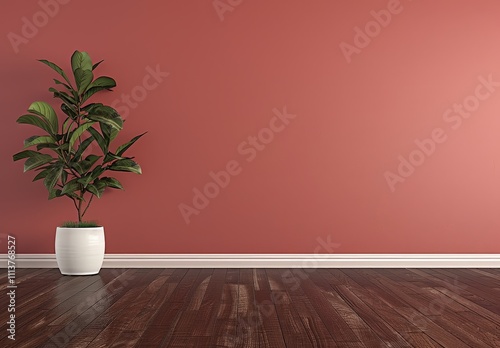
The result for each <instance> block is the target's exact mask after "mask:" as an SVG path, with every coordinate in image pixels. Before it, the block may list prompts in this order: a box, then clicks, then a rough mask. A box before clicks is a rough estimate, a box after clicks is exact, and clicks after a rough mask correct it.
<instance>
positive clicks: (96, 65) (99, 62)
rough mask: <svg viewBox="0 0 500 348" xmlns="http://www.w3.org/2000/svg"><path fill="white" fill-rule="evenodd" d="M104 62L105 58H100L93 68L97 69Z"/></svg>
mask: <svg viewBox="0 0 500 348" xmlns="http://www.w3.org/2000/svg"><path fill="white" fill-rule="evenodd" d="M102 62H104V60H100V61H98V62H97V63H95V64H94V65H92V70H95V69H96V68H97V67H98V66H99V65H100V64H101V63H102Z"/></svg>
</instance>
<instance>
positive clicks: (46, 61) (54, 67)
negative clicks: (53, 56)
mask: <svg viewBox="0 0 500 348" xmlns="http://www.w3.org/2000/svg"><path fill="white" fill-rule="evenodd" d="M38 61H39V62H42V63H43V64H45V65H48V66H49V67H50V68H52V69H53V70H55V71H56V72H57V73H58V74H59V75H61V76H62V77H63V78H64V79H65V80H66V82H67V83H68V84H69V85H70V86H71V82H70V81H69V79H68V76H66V73H65V72H64V70H63V69H61V68H60V67H59V66H57V65H56V64H54V63H52V62H49V61H48V60H46V59H40V60H38Z"/></svg>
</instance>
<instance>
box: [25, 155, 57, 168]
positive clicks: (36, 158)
mask: <svg viewBox="0 0 500 348" xmlns="http://www.w3.org/2000/svg"><path fill="white" fill-rule="evenodd" d="M53 159H54V158H52V156H50V155H46V154H41V153H37V154H36V155H33V156H30V157H29V158H28V159H27V160H26V162H24V172H27V171H28V170H31V169H35V168H38V167H40V166H43V165H44V164H46V163H49V162H51V161H52V160H53Z"/></svg>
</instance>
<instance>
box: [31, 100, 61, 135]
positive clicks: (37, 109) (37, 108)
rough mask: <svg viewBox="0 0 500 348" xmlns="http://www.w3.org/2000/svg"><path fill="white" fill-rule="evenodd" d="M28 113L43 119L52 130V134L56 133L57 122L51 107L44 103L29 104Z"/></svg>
mask: <svg viewBox="0 0 500 348" xmlns="http://www.w3.org/2000/svg"><path fill="white" fill-rule="evenodd" d="M28 111H29V112H31V113H33V114H35V115H38V116H42V117H45V118H46V119H47V121H48V123H49V125H50V127H51V129H52V132H53V133H57V130H58V129H59V122H58V120H57V115H56V112H55V111H54V109H53V108H52V106H50V105H49V104H47V103H46V102H42V101H38V102H34V103H33V104H31V105H30V107H29V109H28Z"/></svg>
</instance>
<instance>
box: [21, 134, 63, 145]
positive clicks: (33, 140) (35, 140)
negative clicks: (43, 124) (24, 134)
mask: <svg viewBox="0 0 500 348" xmlns="http://www.w3.org/2000/svg"><path fill="white" fill-rule="evenodd" d="M55 142H56V141H55V140H54V138H52V137H51V136H40V135H33V136H32V137H29V138H28V139H26V140H25V141H24V147H25V148H26V147H30V146H33V145H37V144H55Z"/></svg>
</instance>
